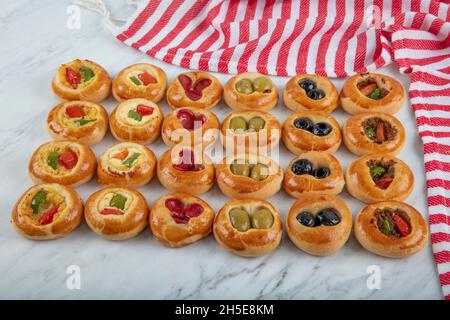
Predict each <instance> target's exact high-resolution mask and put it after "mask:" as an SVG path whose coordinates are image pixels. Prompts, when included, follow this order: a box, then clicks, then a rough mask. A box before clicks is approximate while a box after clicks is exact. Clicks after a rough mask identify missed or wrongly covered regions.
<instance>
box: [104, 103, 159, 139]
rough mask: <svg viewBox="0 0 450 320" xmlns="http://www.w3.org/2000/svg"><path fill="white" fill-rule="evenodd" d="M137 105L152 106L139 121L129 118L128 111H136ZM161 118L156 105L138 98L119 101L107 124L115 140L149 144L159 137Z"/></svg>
mask: <svg viewBox="0 0 450 320" xmlns="http://www.w3.org/2000/svg"><path fill="white" fill-rule="evenodd" d="M139 105H144V106H146V107H151V108H153V113H152V114H151V115H147V116H143V117H142V120H141V121H138V120H135V119H133V118H130V117H129V116H128V112H129V111H130V110H134V111H136V108H137V106H139ZM163 119H164V116H163V114H162V112H161V110H160V109H159V107H158V105H156V104H155V103H154V102H152V101H150V100H146V99H141V98H138V99H130V100H126V101H124V102H121V103H119V104H118V105H117V106H116V107H115V108H114V110H113V111H112V113H111V115H110V117H109V124H110V126H111V133H112V135H113V136H114V137H115V138H116V139H117V140H119V141H122V142H127V141H128V142H136V143H141V144H149V143H152V142H153V141H155V140H156V139H157V138H158V137H159V134H160V132H161V125H162V122H163Z"/></svg>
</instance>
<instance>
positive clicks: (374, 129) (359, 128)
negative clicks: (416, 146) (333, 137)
mask: <svg viewBox="0 0 450 320" xmlns="http://www.w3.org/2000/svg"><path fill="white" fill-rule="evenodd" d="M343 133H344V143H345V146H346V147H347V149H348V150H350V151H351V152H352V153H354V154H356V155H358V156H362V155H365V154H370V153H378V154H383V153H387V154H392V155H394V154H396V153H398V152H399V151H400V150H401V149H402V148H403V145H404V144H405V128H404V127H403V125H402V123H401V122H400V121H398V120H397V118H395V117H394V116H391V115H389V114H387V113H383V112H370V113H360V114H357V115H354V116H353V117H351V118H350V119H348V120H347V121H345V123H344V126H343Z"/></svg>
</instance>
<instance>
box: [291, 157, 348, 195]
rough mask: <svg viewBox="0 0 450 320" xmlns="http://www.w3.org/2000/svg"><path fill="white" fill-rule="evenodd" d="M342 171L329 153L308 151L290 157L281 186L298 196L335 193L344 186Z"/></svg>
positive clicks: (339, 191)
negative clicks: (292, 157)
mask: <svg viewBox="0 0 450 320" xmlns="http://www.w3.org/2000/svg"><path fill="white" fill-rule="evenodd" d="M344 184H345V182H344V172H343V170H342V167H341V165H340V163H339V161H338V160H337V159H336V158H335V157H334V156H332V155H331V154H329V153H326V152H318V151H309V152H305V153H302V154H300V155H298V156H297V157H295V158H294V159H292V161H291V162H290V163H289V166H288V168H287V169H286V172H285V174H284V180H283V188H284V191H286V193H287V194H288V195H290V196H291V197H294V198H298V197H300V196H301V195H303V194H305V193H315V194H328V195H337V194H339V193H341V191H342V189H343V188H344Z"/></svg>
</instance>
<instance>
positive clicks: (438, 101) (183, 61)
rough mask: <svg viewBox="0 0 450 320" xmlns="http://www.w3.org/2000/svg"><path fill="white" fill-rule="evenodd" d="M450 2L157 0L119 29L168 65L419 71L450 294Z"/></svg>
mask: <svg viewBox="0 0 450 320" xmlns="http://www.w3.org/2000/svg"><path fill="white" fill-rule="evenodd" d="M96 2H98V1H96ZM449 7H450V6H449V1H433V0H317V1H307V0H297V1H296V0H288V1H281V0H280V1H278V0H258V1H256V0H248V1H237V0H210V1H208V0H197V1H192V0H173V1H159V0H151V1H142V2H140V3H138V4H137V10H136V12H135V14H134V15H133V16H132V17H130V18H129V19H128V20H127V21H126V22H125V24H124V25H123V26H121V27H117V28H114V33H115V35H116V37H117V39H119V40H120V41H122V42H124V43H125V44H127V45H129V46H131V47H133V48H136V49H138V50H140V51H142V52H144V53H146V54H148V55H149V56H152V57H155V58H158V59H160V60H162V61H165V62H168V63H172V64H176V65H179V66H182V67H185V68H189V69H200V70H207V71H217V72H223V73H232V74H235V73H239V72H244V71H259V72H261V73H264V74H272V75H279V76H288V75H290V76H292V75H295V74H297V73H316V74H320V75H324V76H328V77H345V76H347V75H350V74H353V73H360V72H367V71H374V70H376V69H377V68H379V67H382V66H385V65H387V64H389V63H391V62H392V61H395V62H396V63H397V65H398V67H399V69H400V72H402V73H410V74H411V85H410V88H409V97H410V100H411V105H412V107H413V109H414V112H415V115H416V120H417V126H418V131H419V134H420V136H421V138H422V140H423V144H424V156H425V169H426V177H427V184H428V205H429V223H430V231H431V241H432V246H433V252H434V258H435V261H436V264H437V268H438V273H439V279H440V282H441V286H442V290H443V294H444V298H445V299H448V300H450V48H449V42H450V39H449V35H450V23H449V22H450V21H449V19H450V10H449ZM103 9H104V8H103ZM104 11H105V12H106V13H107V11H106V10H104Z"/></svg>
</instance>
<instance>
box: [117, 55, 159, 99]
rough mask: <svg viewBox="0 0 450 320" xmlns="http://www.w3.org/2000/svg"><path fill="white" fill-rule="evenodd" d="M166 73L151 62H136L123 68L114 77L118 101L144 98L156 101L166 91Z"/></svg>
mask: <svg viewBox="0 0 450 320" xmlns="http://www.w3.org/2000/svg"><path fill="white" fill-rule="evenodd" d="M166 85H167V77H166V73H165V72H164V71H163V70H162V69H161V68H159V67H157V66H155V65H153V64H149V63H136V64H133V65H131V66H128V67H126V68H124V69H122V70H121V71H120V72H119V74H118V75H117V76H116V77H115V78H114V81H113V85H112V93H113V95H114V98H116V100H117V101H119V102H122V101H125V100H129V99H135V98H142V99H147V100H151V101H153V102H155V103H158V102H159V101H161V99H162V98H163V96H164V92H165V91H166Z"/></svg>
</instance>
